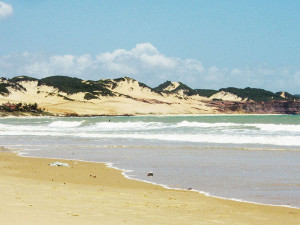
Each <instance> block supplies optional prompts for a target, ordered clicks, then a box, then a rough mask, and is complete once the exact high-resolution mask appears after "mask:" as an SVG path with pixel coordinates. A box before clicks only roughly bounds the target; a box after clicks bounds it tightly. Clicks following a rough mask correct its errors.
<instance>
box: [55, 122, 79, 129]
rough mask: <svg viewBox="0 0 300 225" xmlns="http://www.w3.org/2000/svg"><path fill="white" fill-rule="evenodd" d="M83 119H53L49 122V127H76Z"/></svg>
mask: <svg viewBox="0 0 300 225" xmlns="http://www.w3.org/2000/svg"><path fill="white" fill-rule="evenodd" d="M83 122H84V121H71V122H69V121H54V122H52V123H50V124H49V127H62V128H65V127H78V126H80V125H81V124H82V123H83Z"/></svg>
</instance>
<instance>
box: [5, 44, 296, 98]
mask: <svg viewBox="0 0 300 225" xmlns="http://www.w3.org/2000/svg"><path fill="white" fill-rule="evenodd" d="M18 75H28V76H34V77H37V78H42V77H46V76H51V75H67V76H74V77H79V78H83V79H91V80H99V79H103V78H117V77H121V76H129V77H132V78H135V79H137V80H139V81H141V82H144V83H146V84H148V85H150V86H152V87H154V86H157V85H159V84H160V83H162V82H164V81H166V80H172V81H180V82H183V83H185V84H187V85H189V86H191V87H193V88H207V89H219V88H223V87H229V86H232V87H240V88H244V87H256V88H264V89H267V90H271V91H280V90H284V91H289V92H291V93H300V90H299V87H300V69H299V70H297V69H295V68H283V67H280V68H272V67H270V66H268V65H260V66H257V67H253V68H248V67H243V68H221V67H218V66H212V67H207V68H206V67H205V66H203V65H202V63H201V62H200V61H199V60H197V59H181V58H176V57H168V56H165V55H164V54H162V53H160V52H159V50H158V49H157V48H156V47H155V46H153V45H152V44H150V43H142V44H137V45H136V46H135V47H134V48H133V49H131V50H125V49H117V50H114V51H112V52H104V53H100V54H98V55H96V56H91V55H89V54H84V55H79V56H76V55H70V54H67V55H52V56H47V55H43V54H38V53H28V52H25V53H22V54H10V55H4V56H0V76H4V77H13V76H18Z"/></svg>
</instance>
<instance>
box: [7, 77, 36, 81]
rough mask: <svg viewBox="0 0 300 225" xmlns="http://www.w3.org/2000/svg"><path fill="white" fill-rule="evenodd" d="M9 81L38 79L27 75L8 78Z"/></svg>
mask: <svg viewBox="0 0 300 225" xmlns="http://www.w3.org/2000/svg"><path fill="white" fill-rule="evenodd" d="M9 81H11V82H20V81H38V79H36V78H33V77H28V76H18V77H14V78H11V79H9Z"/></svg>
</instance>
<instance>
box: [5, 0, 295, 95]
mask: <svg viewBox="0 0 300 225" xmlns="http://www.w3.org/2000/svg"><path fill="white" fill-rule="evenodd" d="M299 40H300V2H299V1H296V0H295V1H292V0H291V1H284V0H280V1H279V0H272V1H271V0H260V1H258V0H248V1H247V0H231V1H230V0H228V1H220V0H197V1H196V0H189V1H177V0H173V1H171V0H160V1H158V0H128V1H124V0H119V1H117V0H110V1H101V0H85V1H79V0H73V1H71V0H57V1H55V0H31V1H24V0H0V43H1V44H0V76H4V77H13V76H17V75H20V74H25V75H30V76H34V77H38V78H41V77H45V76H50V75H55V74H61V75H68V76H76V77H80V78H83V79H92V80H98V79H102V78H115V77H120V76H124V75H126V76H130V77H133V78H135V79H137V80H139V81H142V82H144V83H146V84H148V85H150V86H156V85H158V84H160V83H162V82H164V81H165V80H173V81H181V82H184V83H186V84H187V85H189V86H191V87H193V88H213V89H218V88H222V87H228V86H235V87H241V88H244V87H248V86H250V87H258V88H265V89H268V90H271V91H280V90H285V91H289V92H291V93H300V66H299V62H300V41H299Z"/></svg>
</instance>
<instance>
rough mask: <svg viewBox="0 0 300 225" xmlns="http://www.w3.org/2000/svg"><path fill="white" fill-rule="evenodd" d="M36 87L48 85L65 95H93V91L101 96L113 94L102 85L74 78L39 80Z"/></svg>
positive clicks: (60, 77)
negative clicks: (84, 93) (86, 93)
mask: <svg viewBox="0 0 300 225" xmlns="http://www.w3.org/2000/svg"><path fill="white" fill-rule="evenodd" d="M38 85H48V86H53V87H55V88H57V89H58V90H60V91H62V92H65V93H67V94H75V93H78V92H88V93H93V92H95V91H97V92H99V94H101V95H103V96H114V93H113V92H112V91H110V90H109V89H107V88H106V87H105V86H104V85H103V84H102V83H99V82H96V81H83V80H81V79H79V78H75V77H67V76H52V77H46V78H43V79H41V80H39V84H38Z"/></svg>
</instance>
